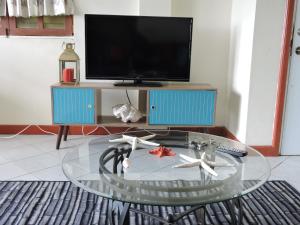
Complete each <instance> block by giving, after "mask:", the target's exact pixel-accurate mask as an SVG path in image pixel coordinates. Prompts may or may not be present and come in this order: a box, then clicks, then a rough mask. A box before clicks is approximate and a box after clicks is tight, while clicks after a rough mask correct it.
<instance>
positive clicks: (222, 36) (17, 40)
mask: <svg viewBox="0 0 300 225" xmlns="http://www.w3.org/2000/svg"><path fill="white" fill-rule="evenodd" d="M171 3H172V5H173V7H171ZM75 4H76V9H77V10H76V15H75V16H74V33H75V35H74V40H73V38H51V37H42V38H39V37H37V38H32V37H25V38H24V37H11V38H8V39H7V38H4V37H0V53H1V52H4V54H0V68H1V72H0V73H1V76H0V100H1V104H2V105H3V106H4V107H1V109H0V124H31V123H32V124H51V122H52V121H51V98H50V85H51V84H53V83H55V82H57V80H58V62H57V59H58V56H59V54H60V53H61V51H62V49H61V44H62V43H63V42H64V41H75V43H76V52H77V53H78V54H79V56H80V58H81V74H82V76H81V80H82V81H85V79H84V77H85V75H84V74H85V66H84V65H85V61H84V58H85V56H84V18H83V15H84V14H85V13H94V14H121V15H138V14H141V15H156V16H169V15H171V11H172V10H173V15H175V16H176V15H177V16H193V17H195V29H194V41H193V62H192V68H191V70H192V76H191V80H192V82H196V83H199V82H205V83H211V84H212V85H213V86H215V87H217V88H218V89H219V93H218V106H217V109H218V113H217V124H218V125H224V123H225V117H224V114H223V109H224V108H225V107H226V97H225V93H226V90H225V84H226V76H225V74H226V73H225V71H227V54H228V39H229V22H230V8H231V0H225V1H222V2H220V1H218V0H213V1H209V0H201V1H199V0H193V1H188V2H187V1H181V0H173V1H171V0H123V1H120V0H85V1H80V0H75ZM211 62H213V65H211ZM131 98H132V99H133V101H134V102H135V101H136V100H137V98H136V94H135V93H131ZM102 101H103V102H104V108H103V109H102V111H103V113H104V114H111V107H112V106H113V105H115V104H118V103H121V102H125V101H126V98H125V95H124V93H118V92H109V91H107V92H105V93H104V95H103V97H102Z"/></svg>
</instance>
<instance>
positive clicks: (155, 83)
mask: <svg viewBox="0 0 300 225" xmlns="http://www.w3.org/2000/svg"><path fill="white" fill-rule="evenodd" d="M90 16H95V17H144V18H166V17H165V16H134V15H109V14H85V15H84V24H85V71H86V79H87V80H122V81H123V82H116V83H114V85H115V86H128V87H132V86H152V87H160V86H162V84H161V83H159V81H175V82H189V81H190V75H191V54H192V36H193V18H192V17H167V18H175V19H189V20H190V39H189V64H188V71H189V73H188V75H187V76H186V77H185V78H183V79H174V78H171V79H164V78H162V79H160V78H144V77H143V75H142V74H137V75H136V77H128V78H127V77H126V76H120V77H113V78H112V77H110V76H102V77H99V76H97V77H87V74H88V66H87V65H88V58H87V41H86V40H87V23H86V18H87V17H90ZM125 80H126V81H127V80H132V81H133V83H129V82H124V81H125ZM145 81H152V82H145Z"/></svg>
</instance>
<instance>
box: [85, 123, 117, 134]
mask: <svg viewBox="0 0 300 225" xmlns="http://www.w3.org/2000/svg"><path fill="white" fill-rule="evenodd" d="M100 127H102V129H104V130H105V132H106V133H107V134H112V133H111V132H110V131H109V130H108V129H107V128H106V127H105V126H99V125H97V127H96V128H95V129H94V130H92V131H91V132H89V133H87V134H85V133H84V126H81V134H82V135H83V136H88V135H91V134H92V133H94V132H95V131H96V130H98V129H99V128H100Z"/></svg>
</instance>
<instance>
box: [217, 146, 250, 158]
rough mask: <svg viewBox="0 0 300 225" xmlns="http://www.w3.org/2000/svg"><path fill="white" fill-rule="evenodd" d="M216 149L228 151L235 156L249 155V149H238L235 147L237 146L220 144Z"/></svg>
mask: <svg viewBox="0 0 300 225" xmlns="http://www.w3.org/2000/svg"><path fill="white" fill-rule="evenodd" d="M216 149H217V151H219V152H224V153H228V154H230V155H232V156H235V157H244V156H246V155H248V152H247V151H245V150H241V149H238V148H235V147H229V146H224V145H219V146H218V147H217V148H216Z"/></svg>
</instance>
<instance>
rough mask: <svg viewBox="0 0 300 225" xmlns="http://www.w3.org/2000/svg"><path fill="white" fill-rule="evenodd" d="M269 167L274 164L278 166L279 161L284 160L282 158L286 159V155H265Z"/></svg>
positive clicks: (272, 166) (273, 166)
mask: <svg viewBox="0 0 300 225" xmlns="http://www.w3.org/2000/svg"><path fill="white" fill-rule="evenodd" d="M267 159H268V161H269V163H270V166H271V168H272V169H273V168H275V167H276V166H278V165H279V164H280V163H282V162H284V160H286V159H287V157H286V156H280V157H267Z"/></svg>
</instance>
